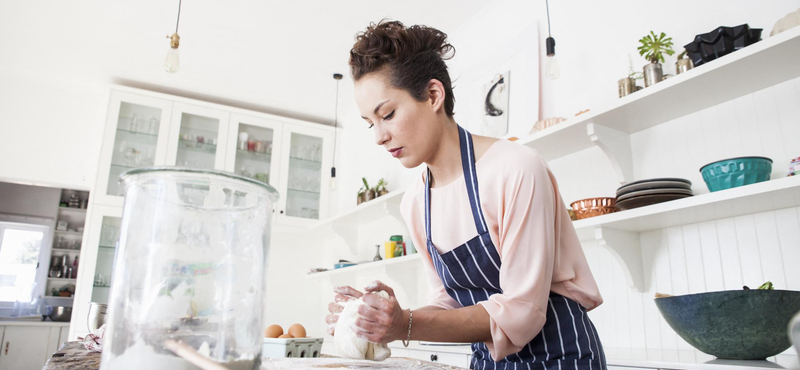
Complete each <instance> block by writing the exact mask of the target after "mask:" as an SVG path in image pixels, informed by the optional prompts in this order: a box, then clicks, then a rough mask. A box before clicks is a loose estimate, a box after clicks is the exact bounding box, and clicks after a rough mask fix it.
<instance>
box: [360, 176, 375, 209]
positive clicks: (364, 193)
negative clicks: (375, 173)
mask: <svg viewBox="0 0 800 370" xmlns="http://www.w3.org/2000/svg"><path fill="white" fill-rule="evenodd" d="M361 182H362V183H364V186H362V187H361V189H360V190H359V191H358V204H361V203H364V202H368V201H370V200H373V199H375V190H374V189H372V188H370V187H369V183H367V178H366V177H362V178H361Z"/></svg>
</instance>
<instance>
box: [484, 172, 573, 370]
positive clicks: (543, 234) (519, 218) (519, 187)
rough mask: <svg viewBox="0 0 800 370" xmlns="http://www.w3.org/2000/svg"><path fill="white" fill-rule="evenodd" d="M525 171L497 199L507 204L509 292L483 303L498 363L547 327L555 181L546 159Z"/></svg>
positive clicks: (503, 212) (504, 283)
mask: <svg viewBox="0 0 800 370" xmlns="http://www.w3.org/2000/svg"><path fill="white" fill-rule="evenodd" d="M520 167H521V168H519V169H518V171H516V175H514V176H512V177H510V178H509V179H508V181H506V182H505V184H504V185H503V191H502V192H498V194H492V195H491V196H493V197H497V201H498V202H499V204H502V207H498V208H499V209H498V211H497V220H498V225H497V227H498V230H497V238H498V239H499V240H497V241H496V243H497V245H496V247H497V250H498V252H499V254H500V256H501V261H502V266H501V267H500V288H501V289H502V290H503V293H501V294H495V295H492V296H491V297H489V299H488V300H486V301H483V302H479V304H480V305H482V306H483V307H484V308H485V309H486V311H487V312H488V313H489V317H490V328H491V333H492V341H491V342H487V343H486V346H487V347H488V349H489V352H490V353H491V355H492V358H493V359H494V360H495V361H499V360H501V359H502V358H504V357H506V356H508V355H510V354H513V353H516V352H519V351H520V350H522V348H523V347H524V346H525V345H527V344H528V343H529V342H530V341H531V340H533V338H534V337H535V336H536V335H538V334H539V332H540V331H541V329H542V327H544V324H545V320H546V314H545V313H546V310H547V303H548V297H549V295H550V285H551V280H552V277H553V266H554V259H555V255H556V253H555V243H556V240H555V239H556V235H555V234H556V232H555V227H554V225H555V217H556V206H557V199H558V198H557V194H556V190H555V186H554V184H553V181H554V180H553V179H552V178H551V176H550V173H549V171H548V169H547V167H546V164H545V163H544V161H543V160H541V159H540V158H539V159H537V160H534V161H525V162H523V164H522V165H520ZM500 193H501V194H500Z"/></svg>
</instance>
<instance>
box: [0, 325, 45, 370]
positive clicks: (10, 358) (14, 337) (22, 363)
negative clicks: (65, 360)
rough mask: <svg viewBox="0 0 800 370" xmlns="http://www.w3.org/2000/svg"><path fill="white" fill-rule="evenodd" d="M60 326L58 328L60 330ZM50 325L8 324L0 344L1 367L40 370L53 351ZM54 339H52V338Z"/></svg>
mask: <svg viewBox="0 0 800 370" xmlns="http://www.w3.org/2000/svg"><path fill="white" fill-rule="evenodd" d="M58 329H59V328H56V331H58ZM50 331H51V327H48V326H6V327H5V330H4V333H3V335H2V338H3V341H2V343H1V344H0V369H14V370H39V369H41V368H42V367H44V364H45V363H46V362H47V358H48V357H49V356H50V354H51V353H49V352H48V350H49V349H50V348H52V347H53V346H52V343H51V342H53V341H57V340H58V335H56V336H55V337H53V338H51V335H50ZM51 339H52V340H51Z"/></svg>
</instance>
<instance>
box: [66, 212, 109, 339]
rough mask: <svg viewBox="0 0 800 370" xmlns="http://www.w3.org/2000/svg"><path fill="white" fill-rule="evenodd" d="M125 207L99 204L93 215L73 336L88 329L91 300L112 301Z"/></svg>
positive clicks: (75, 306)
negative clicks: (111, 292) (113, 280)
mask: <svg viewBox="0 0 800 370" xmlns="http://www.w3.org/2000/svg"><path fill="white" fill-rule="evenodd" d="M121 218H122V208H120V207H112V206H105V205H95V206H94V207H93V208H92V211H91V215H90V218H89V220H90V224H91V225H92V226H91V227H90V228H89V234H88V240H86V241H85V242H84V243H83V248H81V261H82V263H81V265H80V267H79V268H78V280H77V282H76V290H75V300H74V301H73V309H72V319H71V320H70V322H71V323H72V325H71V326H70V328H71V332H70V338H75V337H76V336H78V335H84V334H86V333H87V332H88V330H89V329H88V328H87V325H86V324H87V323H86V318H87V317H88V315H89V304H90V303H91V302H98V303H108V295H109V292H110V290H111V288H110V285H111V276H112V273H113V267H114V258H115V253H116V251H117V249H116V247H117V240H118V239H119V227H120V221H121Z"/></svg>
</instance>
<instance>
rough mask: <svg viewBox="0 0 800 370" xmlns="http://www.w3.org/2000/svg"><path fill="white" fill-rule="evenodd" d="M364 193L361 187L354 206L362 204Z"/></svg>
mask: <svg viewBox="0 0 800 370" xmlns="http://www.w3.org/2000/svg"><path fill="white" fill-rule="evenodd" d="M364 193H366V191H364V187H363V186H362V187H361V189H358V196H357V197H356V205H359V204H361V203H364Z"/></svg>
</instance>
